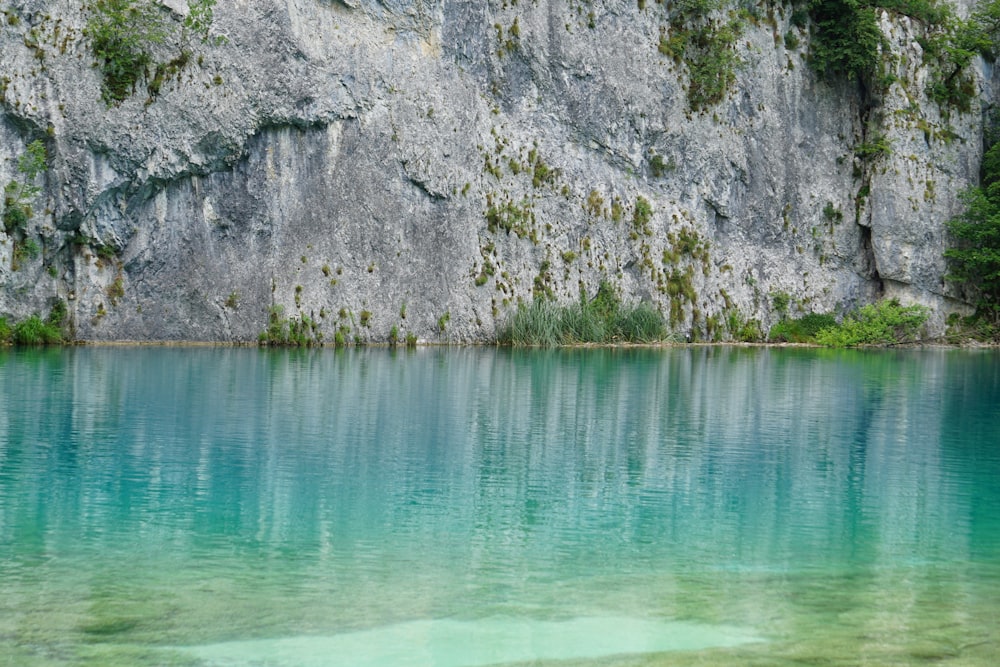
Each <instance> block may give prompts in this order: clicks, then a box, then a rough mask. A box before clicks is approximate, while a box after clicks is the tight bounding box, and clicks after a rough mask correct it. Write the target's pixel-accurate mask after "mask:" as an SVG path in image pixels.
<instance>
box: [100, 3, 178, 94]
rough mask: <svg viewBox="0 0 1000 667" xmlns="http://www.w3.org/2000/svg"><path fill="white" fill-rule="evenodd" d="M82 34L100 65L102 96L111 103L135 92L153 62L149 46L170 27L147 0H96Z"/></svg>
mask: <svg viewBox="0 0 1000 667" xmlns="http://www.w3.org/2000/svg"><path fill="white" fill-rule="evenodd" d="M84 34H85V35H86V36H87V37H88V38H89V39H90V47H91V51H92V52H93V54H94V57H95V58H97V61H98V66H99V67H100V68H101V74H102V75H103V77H104V78H103V81H102V85H101V97H102V98H103V99H104V101H105V102H106V103H107V104H108V105H109V106H110V105H112V104H115V103H118V102H122V101H123V100H125V99H126V98H128V96H129V95H131V94H132V93H133V92H135V86H136V83H138V81H139V79H141V78H143V77H145V76H146V70H147V69H148V68H149V67H150V65H152V64H153V62H154V59H153V53H152V48H153V47H154V46H156V45H157V44H162V43H163V42H164V41H165V40H166V38H167V36H168V35H169V30H168V28H167V26H166V23H165V22H164V19H163V15H162V14H161V12H160V9H159V7H157V5H155V4H154V3H152V2H150V1H149V0H95V2H94V3H93V4H92V5H90V16H88V18H87V26H86V28H85V29H84Z"/></svg>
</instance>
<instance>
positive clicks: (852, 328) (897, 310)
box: [816, 299, 930, 347]
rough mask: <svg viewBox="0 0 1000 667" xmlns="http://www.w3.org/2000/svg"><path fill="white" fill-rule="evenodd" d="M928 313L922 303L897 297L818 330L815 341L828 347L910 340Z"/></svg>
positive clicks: (913, 339) (887, 343)
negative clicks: (902, 301) (907, 303)
mask: <svg viewBox="0 0 1000 667" xmlns="http://www.w3.org/2000/svg"><path fill="white" fill-rule="evenodd" d="M929 315H930V311H929V310H928V309H927V308H925V307H924V306H917V305H914V306H903V305H901V304H900V303H899V301H897V300H896V299H887V300H884V301H879V302H878V303H870V304H868V305H866V306H862V307H861V308H860V309H859V310H858V311H857V312H855V313H854V314H852V315H848V316H847V317H845V318H844V321H843V322H841V323H840V324H839V325H838V326H834V327H829V328H826V329H821V330H820V331H819V332H818V333H817V334H816V342H817V343H819V344H820V345H826V346H827V347H857V346H859V345H898V344H899V343H912V342H915V341H917V340H919V339H920V333H921V329H922V328H923V326H924V323H925V322H926V321H927V317H928V316H929Z"/></svg>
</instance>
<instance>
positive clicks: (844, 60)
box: [809, 0, 884, 81]
mask: <svg viewBox="0 0 1000 667" xmlns="http://www.w3.org/2000/svg"><path fill="white" fill-rule="evenodd" d="M809 15H810V17H811V18H812V42H811V48H810V52H809V63H810V65H811V66H812V68H813V70H815V71H816V72H817V73H819V74H821V75H823V76H824V77H826V78H827V79H833V78H835V77H838V76H846V77H847V78H848V79H853V78H856V77H858V78H861V80H863V81H871V79H872V77H873V76H874V74H875V72H876V70H877V68H878V63H879V50H880V47H881V45H882V42H883V40H884V38H883V36H882V31H881V30H880V29H879V27H878V21H877V19H876V16H875V9H874V7H872V6H870V5H868V4H865V3H862V2H859V1H858V0H812V2H811V3H809Z"/></svg>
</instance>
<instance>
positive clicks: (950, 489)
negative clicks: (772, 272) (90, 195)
mask: <svg viewBox="0 0 1000 667" xmlns="http://www.w3.org/2000/svg"><path fill="white" fill-rule="evenodd" d="M0 399H2V410H0V665H17V666H18V667H35V666H41V665H46V666H49V665H52V666H56V665H58V666H62V665H101V666H108V665H122V666H124V665H129V666H142V665H184V666H195V665H201V666H204V667H208V666H212V667H231V666H243V665H246V666H264V665H266V666H268V667H312V666H326V665H331V666H340V665H343V666H345V667H348V666H349V667H410V666H412V667H478V666H482V665H501V664H502V665H514V664H519V665H525V666H526V665H534V666H550V665H551V666H555V665H559V666H561V667H565V666H566V665H581V666H587V667H598V666H602V667H608V666H616V667H623V666H629V667H638V666H651V665H695V664H696V665H734V664H740V665H784V664H787V665H792V664H795V665H801V664H823V665H856V664H859V663H864V664H868V665H899V664H906V665H913V664H923V663H934V664H939V665H964V666H969V665H995V664H997V661H998V660H1000V620H998V619H1000V409H998V406H1000V353H997V352H996V351H968V350H897V351H877V352H868V351H828V350H816V349H768V348H726V347H694V348H672V349H585V350H552V351H522V350H509V349H494V348H428V349H418V350H414V351H411V350H398V351H394V350H388V349H352V350H339V351H335V350H312V351H299V350H291V351H285V350H281V351H267V350H257V349H232V348H86V347H84V348H70V349H56V350H7V351H0Z"/></svg>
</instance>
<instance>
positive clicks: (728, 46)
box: [659, 0, 743, 111]
mask: <svg viewBox="0 0 1000 667" xmlns="http://www.w3.org/2000/svg"><path fill="white" fill-rule="evenodd" d="M722 9H723V3H722V2H721V0H679V1H678V2H675V3H674V4H673V5H672V7H671V13H670V27H669V30H668V31H666V32H664V34H663V35H662V36H661V37H660V45H659V51H660V53H661V54H663V55H665V56H668V57H670V58H673V60H674V61H675V62H677V63H681V62H683V63H684V64H685V65H686V66H687V70H688V88H687V94H688V105H689V106H690V108H691V110H692V111H704V110H705V109H707V108H708V107H710V106H712V105H714V104H718V103H719V102H721V101H722V100H723V99H724V98H725V96H726V93H727V92H728V91H729V89H730V87H731V86H732V85H733V82H734V81H735V80H736V68H737V67H738V66H739V65H740V64H741V63H742V61H741V60H740V57H739V56H738V55H737V53H736V48H735V47H736V43H737V42H738V41H739V38H740V36H741V35H742V34H743V20H742V17H741V16H740V15H739V14H738V13H732V14H731V15H727V14H723V12H722V11H721V10H722Z"/></svg>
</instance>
